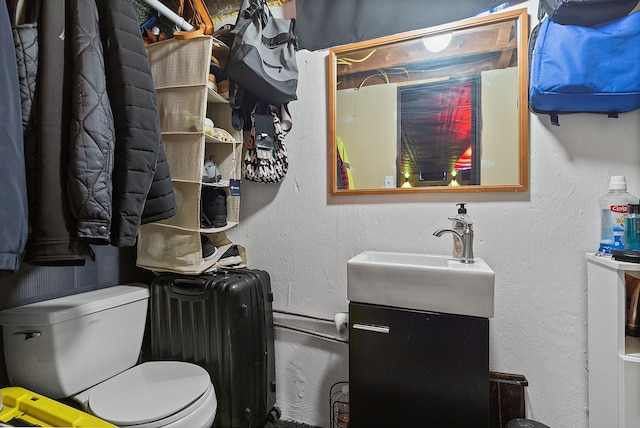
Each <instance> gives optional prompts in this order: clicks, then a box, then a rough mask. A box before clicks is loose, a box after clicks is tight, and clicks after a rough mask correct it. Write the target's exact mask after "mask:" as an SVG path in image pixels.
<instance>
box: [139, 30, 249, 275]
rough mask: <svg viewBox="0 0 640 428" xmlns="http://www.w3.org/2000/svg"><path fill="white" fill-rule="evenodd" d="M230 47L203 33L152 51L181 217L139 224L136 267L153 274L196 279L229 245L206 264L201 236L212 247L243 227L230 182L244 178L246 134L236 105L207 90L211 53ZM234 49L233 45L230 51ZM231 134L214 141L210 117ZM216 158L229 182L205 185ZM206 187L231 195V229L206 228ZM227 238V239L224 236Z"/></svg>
mask: <svg viewBox="0 0 640 428" xmlns="http://www.w3.org/2000/svg"><path fill="white" fill-rule="evenodd" d="M221 49H225V46H224V44H222V42H220V41H218V40H216V39H214V38H212V37H210V36H202V37H197V38H193V39H188V40H176V39H170V40H166V41H163V42H158V43H154V44H151V45H149V46H147V55H148V57H149V64H150V66H151V73H152V75H153V79H154V83H155V86H156V94H157V99H158V112H159V114H160V125H161V129H162V141H163V143H164V147H165V151H166V154H167V161H168V163H169V169H170V172H171V179H172V183H173V189H174V192H175V195H176V215H175V216H174V217H172V218H169V219H167V220H163V221H160V222H156V223H150V224H146V225H143V226H141V227H140V232H139V237H138V257H137V264H138V266H140V267H144V268H147V269H150V270H153V271H159V272H163V271H169V272H178V273H184V274H197V273H201V272H204V271H206V270H208V269H209V268H211V267H212V266H213V265H214V264H215V263H216V261H217V260H218V259H219V258H220V256H221V255H222V254H223V253H224V252H225V251H226V250H227V249H228V248H229V246H230V244H229V245H225V246H220V247H219V248H218V252H217V254H216V256H215V257H213V258H211V259H210V260H206V261H205V260H204V259H203V256H202V247H201V241H200V235H201V234H203V235H206V236H208V237H209V238H210V240H211V241H212V242H217V241H219V239H218V238H220V236H219V235H220V234H223V233H224V232H225V231H226V230H228V229H230V228H233V227H236V226H237V225H238V221H239V217H240V197H239V196H232V195H231V191H230V187H229V184H230V181H231V180H234V179H236V180H239V179H240V168H241V163H240V162H241V159H242V143H243V134H242V131H236V130H235V129H234V128H233V126H232V125H231V107H230V106H229V103H228V101H227V100H226V99H224V98H223V97H222V96H220V95H219V94H218V93H216V92H215V91H213V90H211V89H210V88H209V87H208V85H207V82H208V77H209V68H210V63H211V56H212V52H214V53H215V52H217V51H219V50H221ZM227 49H228V48H227ZM207 117H208V118H210V119H212V120H213V122H214V126H215V127H216V128H222V129H224V130H225V131H227V132H228V133H229V134H230V135H231V137H232V140H233V141H224V140H219V139H216V138H213V137H211V136H210V135H208V134H206V133H205V131H204V123H205V118H207ZM210 157H213V159H214V162H215V163H216V165H217V167H218V171H219V173H220V174H221V175H222V180H221V181H220V182H219V183H215V184H209V183H203V182H202V175H203V169H204V161H205V159H209V158H210ZM203 186H216V187H220V188H223V189H224V190H225V192H226V194H227V225H226V226H224V227H221V228H207V229H204V228H201V226H200V203H201V201H200V198H201V190H202V187H203ZM225 238H226V236H225Z"/></svg>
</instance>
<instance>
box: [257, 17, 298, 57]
mask: <svg viewBox="0 0 640 428" xmlns="http://www.w3.org/2000/svg"><path fill="white" fill-rule="evenodd" d="M295 21H296V20H295V19H291V20H290V23H289V31H288V32H286V33H280V34H278V35H276V36H274V37H265V36H264V35H263V36H262V44H263V45H265V46H268V47H270V48H273V47H276V46H279V45H282V44H285V43H292V44H293V46H294V48H295V49H296V50H298V37H296V35H295V34H294V29H295V25H296V22H295Z"/></svg>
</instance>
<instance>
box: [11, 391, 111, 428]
mask: <svg viewBox="0 0 640 428" xmlns="http://www.w3.org/2000/svg"><path fill="white" fill-rule="evenodd" d="M0 391H2V409H1V410H0V422H4V423H10V421H11V420H14V419H19V420H22V421H24V422H28V423H30V424H33V425H35V426H41V427H116V425H113V424H110V423H109V422H106V421H104V420H102V419H99V418H97V417H95V416H92V415H90V414H88V413H85V412H83V411H81V410H78V409H75V408H73V407H71V406H67V405H66V404H62V403H59V402H57V401H55V400H52V399H51V398H47V397H45V396H44V395H40V394H36V393H35V392H31V391H29V390H27V389H24V388H20V387H17V386H10V387H7V388H2V389H1V390H0ZM16 426H17V425H16Z"/></svg>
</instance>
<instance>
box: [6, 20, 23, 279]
mask: <svg viewBox="0 0 640 428" xmlns="http://www.w3.org/2000/svg"><path fill="white" fill-rule="evenodd" d="M0 94H2V97H1V98H0V117H1V118H2V121H3V123H2V126H0V152H1V153H2V155H1V156H0V276H4V275H7V274H11V273H13V272H15V271H17V270H18V269H19V267H20V256H21V254H22V251H23V250H24V247H25V243H26V242H27V188H26V181H25V164H24V149H23V142H22V112H21V106H20V91H19V89H18V70H17V66H16V53H15V48H14V45H13V35H12V33H11V23H10V20H9V14H8V11H7V8H6V7H0Z"/></svg>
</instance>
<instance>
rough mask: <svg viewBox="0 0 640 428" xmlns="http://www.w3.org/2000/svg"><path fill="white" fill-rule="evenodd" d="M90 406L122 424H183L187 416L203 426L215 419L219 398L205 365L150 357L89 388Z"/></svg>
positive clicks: (145, 427) (143, 427)
mask: <svg viewBox="0 0 640 428" xmlns="http://www.w3.org/2000/svg"><path fill="white" fill-rule="evenodd" d="M88 408H89V411H90V413H92V414H93V415H95V416H97V417H99V418H101V419H104V420H107V421H109V422H111V423H113V424H116V425H118V426H120V427H136V428H156V427H166V426H173V425H174V424H176V423H180V424H184V423H185V422H186V421H185V418H188V420H189V426H194V427H195V426H198V425H201V426H203V427H204V426H210V425H211V424H212V423H213V420H214V417H215V412H216V410H217V401H216V396H215V391H214V388H213V385H212V384H211V379H210V377H209V374H208V373H207V371H206V370H205V369H203V368H202V367H200V366H198V365H196V364H191V363H185V362H180V361H151V362H147V363H143V364H140V365H137V366H135V367H133V368H131V369H129V370H127V371H125V372H123V373H120V374H119V375H116V376H114V377H112V378H111V379H108V380H106V381H104V382H102V383H101V384H98V385H96V386H95V387H94V388H92V389H91V391H90V392H89V402H88ZM198 421H201V422H198ZM175 426H178V424H176V425H175ZM183 426H184V425H183Z"/></svg>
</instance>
